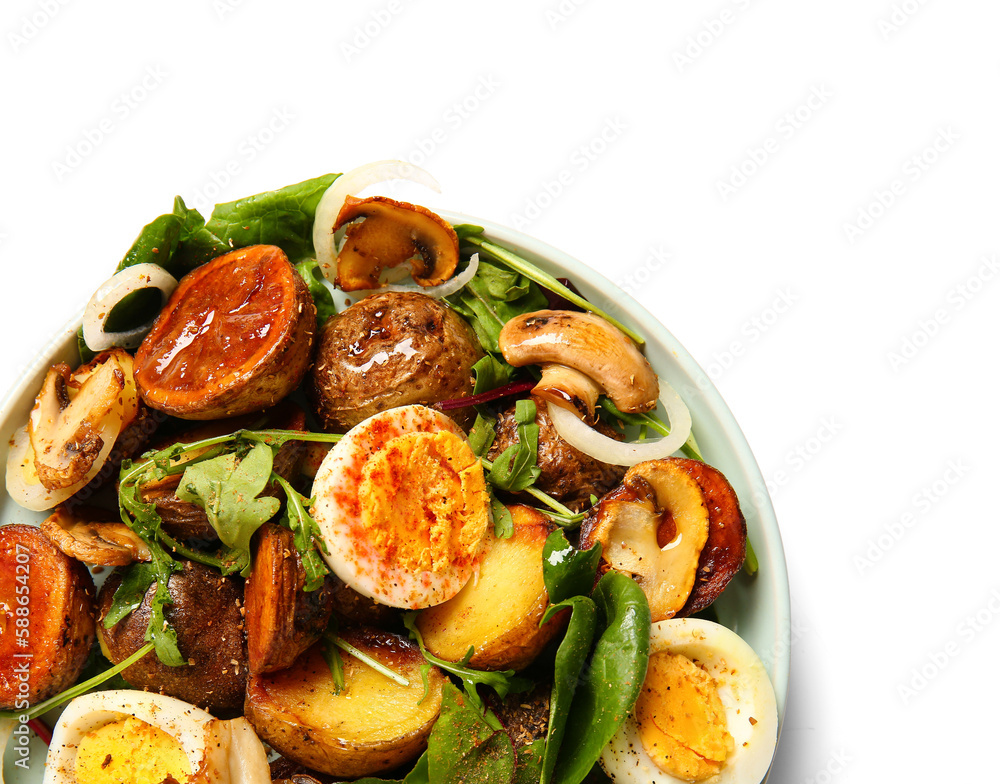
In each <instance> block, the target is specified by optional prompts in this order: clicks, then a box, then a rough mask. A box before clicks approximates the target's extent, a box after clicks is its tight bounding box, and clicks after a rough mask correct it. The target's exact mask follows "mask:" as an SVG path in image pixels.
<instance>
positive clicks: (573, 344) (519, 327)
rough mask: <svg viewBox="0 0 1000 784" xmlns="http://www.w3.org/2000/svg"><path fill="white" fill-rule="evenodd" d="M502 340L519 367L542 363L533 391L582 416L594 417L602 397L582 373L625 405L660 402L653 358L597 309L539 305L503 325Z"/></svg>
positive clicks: (636, 407)
mask: <svg viewBox="0 0 1000 784" xmlns="http://www.w3.org/2000/svg"><path fill="white" fill-rule="evenodd" d="M499 345H500V350H501V352H503V356H504V359H506V360H507V362H509V363H510V364H511V365H513V366H514V367H522V366H523V365H541V366H542V379H541V381H539V383H538V386H536V387H535V389H534V390H533V392H534V393H535V394H537V395H539V396H540V397H544V398H545V399H546V400H548V401H549V402H551V403H555V404H556V405H558V406H561V407H562V408H565V409H567V410H570V411H573V412H574V413H576V414H577V416H579V417H580V418H581V419H585V420H587V421H590V422H593V421H594V404H595V402H596V397H597V395H596V394H595V393H594V390H593V389H592V388H591V386H590V385H588V384H586V383H585V382H584V381H583V380H582V379H581V378H580V376H581V375H582V376H584V377H585V378H586V379H589V380H590V381H591V382H592V385H596V387H598V388H599V389H600V390H602V391H603V392H604V393H605V394H607V396H608V397H609V398H611V400H612V402H613V403H614V404H615V405H616V406H618V408H619V409H620V410H621V411H625V412H629V413H638V412H645V411H652V410H653V409H654V408H656V401H657V398H658V396H659V393H660V386H659V381H658V379H657V377H656V373H654V372H653V368H652V367H651V366H650V364H649V362H648V361H647V360H646V358H645V357H644V356H643V355H642V354H641V353H639V349H637V348H636V347H635V344H634V343H633V342H632V341H631V340H629V338H628V336H627V335H625V333H624V332H622V331H621V330H619V329H618V328H617V327H615V326H614V325H613V324H611V323H610V322H608V321H606V320H604V319H602V318H600V317H598V316H595V315H593V314H592V313H578V312H576V311H571V310H538V311H535V312H533V313H525V314H522V315H520V316H515V317H514V318H512V319H511V320H510V321H508V322H507V323H506V324H505V325H504V327H503V329H502V330H501V331H500V338H499ZM552 364H555V365H562V366H565V367H567V368H571V369H572V370H574V371H577V373H575V374H574V373H569V372H567V371H566V370H562V369H557V368H555V369H554V368H551V365H552Z"/></svg>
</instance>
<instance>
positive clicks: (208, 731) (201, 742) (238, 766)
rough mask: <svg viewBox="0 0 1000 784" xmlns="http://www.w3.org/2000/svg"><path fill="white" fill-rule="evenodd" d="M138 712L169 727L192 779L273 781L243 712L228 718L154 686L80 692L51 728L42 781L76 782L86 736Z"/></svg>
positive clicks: (227, 783) (234, 783)
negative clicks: (150, 688) (154, 689)
mask: <svg viewBox="0 0 1000 784" xmlns="http://www.w3.org/2000/svg"><path fill="white" fill-rule="evenodd" d="M128 716H133V717H135V718H137V719H139V720H140V721H144V722H146V723H147V724H151V725H152V726H154V727H156V728H158V729H160V730H162V731H163V732H166V733H167V734H168V735H170V736H171V737H172V738H174V739H175V740H176V741H177V742H178V743H179V744H180V747H181V749H182V750H183V752H184V754H185V755H186V756H187V758H188V761H189V763H190V765H191V771H192V776H191V780H192V781H198V782H199V783H200V782H205V784H208V783H209V782H212V783H213V784H269V782H270V781H271V774H270V770H269V768H268V764H267V754H266V752H265V751H264V746H263V744H262V743H261V742H260V739H258V738H257V735H256V733H255V732H254V731H253V729H252V728H251V727H250V725H249V723H248V722H247V720H246V719H244V718H238V719H232V720H228V721H223V720H220V719H216V718H215V717H214V716H212V715H211V714H209V713H206V712H205V711H203V710H201V709H199V708H196V707H195V706H193V705H191V704H189V703H187V702H184V701H183V700H178V699H176V698H174V697H167V696H165V695H162V694H155V693H153V692H144V691H133V690H131V689H113V690H110V691H99V692H92V693H90V694H85V695H83V696H82V697H77V698H76V699H75V700H73V701H72V702H71V703H69V705H68V706H66V709H65V710H64V711H63V712H62V715H61V716H60V717H59V722H58V723H57V724H56V726H55V728H54V729H53V731H52V742H51V743H50V744H49V753H48V756H47V757H46V760H45V776H44V778H43V779H42V784H77V778H76V752H77V749H78V748H79V745H80V741H81V740H82V739H83V737H84V736H85V735H86V734H87V733H89V732H92V731H93V730H96V729H98V728H100V727H102V726H104V725H105V724H110V723H111V722H115V721H119V720H121V719H124V718H126V717H128Z"/></svg>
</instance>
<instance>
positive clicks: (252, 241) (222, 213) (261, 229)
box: [205, 174, 340, 261]
mask: <svg viewBox="0 0 1000 784" xmlns="http://www.w3.org/2000/svg"><path fill="white" fill-rule="evenodd" d="M339 176H340V175H339V174H324V175H322V176H320V177H314V178H313V179H311V180H305V181H304V182H299V183H296V184H295V185H288V186H286V187H284V188H281V189H279V190H276V191H266V192H264V193H258V194H256V195H254V196H248V197H246V198H244V199H238V200H236V201H231V202H227V203H225V204H217V205H216V206H215V209H214V210H213V211H212V216H211V217H210V218H209V219H208V223H206V224H205V228H206V229H208V231H210V232H211V233H212V234H213V235H215V236H216V237H218V238H219V239H220V240H221V241H222V242H223V243H224V244H225V245H227V246H229V247H230V248H245V247H246V246H248V245H277V246H278V247H279V248H281V249H282V250H283V251H285V254H286V255H287V256H288V258H289V259H292V260H293V261H298V260H300V259H302V258H304V257H306V256H308V255H309V254H311V253H312V252H313V244H312V230H313V219H314V218H315V217H316V207H317V206H318V205H319V200H320V199H321V198H322V196H323V193H324V192H325V191H326V189H327V188H329V187H330V185H331V183H333V181H334V180H336V179H337V177H339Z"/></svg>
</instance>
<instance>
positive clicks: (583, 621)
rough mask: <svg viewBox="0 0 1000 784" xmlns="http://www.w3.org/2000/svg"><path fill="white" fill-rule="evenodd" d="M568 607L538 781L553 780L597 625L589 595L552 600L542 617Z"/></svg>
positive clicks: (545, 617) (554, 677)
mask: <svg viewBox="0 0 1000 784" xmlns="http://www.w3.org/2000/svg"><path fill="white" fill-rule="evenodd" d="M567 609H568V610H569V611H570V613H571V614H570V618H569V624H568V625H567V626H566V633H565V635H563V639H562V642H561V643H559V648H558V650H557V651H556V661H555V674H554V675H553V681H552V696H551V698H550V700H549V728H548V733H547V734H546V737H545V753H544V755H543V757H542V774H541V784H548V782H550V781H552V774H553V771H554V770H555V767H556V761H557V759H558V756H559V749H560V748H561V747H562V741H563V737H564V736H565V734H566V725H567V723H568V722H569V717H570V710H571V706H572V704H573V695H574V694H575V693H576V688H577V684H578V683H579V681H580V678H579V676H580V672H581V670H582V669H583V664H584V662H585V661H586V659H587V654H588V653H590V646H591V644H592V643H593V642H594V632H595V631H596V629H597V606H596V605H595V604H594V601H593V599H591V598H590V597H589V596H570V597H569V598H568V599H565V600H563V601H561V602H559V603H558V604H551V605H549V607H548V608H547V609H546V611H545V615H544V616H543V617H542V623H543V624H544V623H546V622H548V621H549V620H550V619H551V618H552V616H553V615H555V614H556V613H558V612H560V611H562V610H567Z"/></svg>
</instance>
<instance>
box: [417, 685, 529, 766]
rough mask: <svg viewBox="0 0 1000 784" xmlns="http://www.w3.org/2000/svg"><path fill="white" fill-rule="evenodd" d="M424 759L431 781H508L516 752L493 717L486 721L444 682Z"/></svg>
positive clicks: (457, 692)
mask: <svg viewBox="0 0 1000 784" xmlns="http://www.w3.org/2000/svg"><path fill="white" fill-rule="evenodd" d="M467 696H468V695H467ZM427 761H428V766H427V767H428V774H429V778H430V780H431V781H441V782H444V781H449V782H457V781H463V782H468V783H469V784H510V783H511V782H512V781H513V780H514V771H515V768H516V765H517V755H516V754H515V752H514V744H513V743H512V742H511V739H510V736H509V735H508V734H507V733H506V732H504V731H503V730H502V729H501V728H500V726H499V722H498V721H497V720H496V718H495V717H493V719H492V721H490V720H489V719H487V718H485V717H484V715H483V713H482V712H481V711H480V710H477V709H476V707H472V706H468V705H466V704H465V700H464V699H463V696H462V694H461V693H460V692H459V691H458V689H457V688H455V687H454V686H453V685H452V684H450V683H446V684H445V686H444V698H443V701H442V703H441V715H440V717H439V718H438V720H437V721H436V722H435V724H434V730H433V732H431V735H430V737H429V738H428V739H427Z"/></svg>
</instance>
